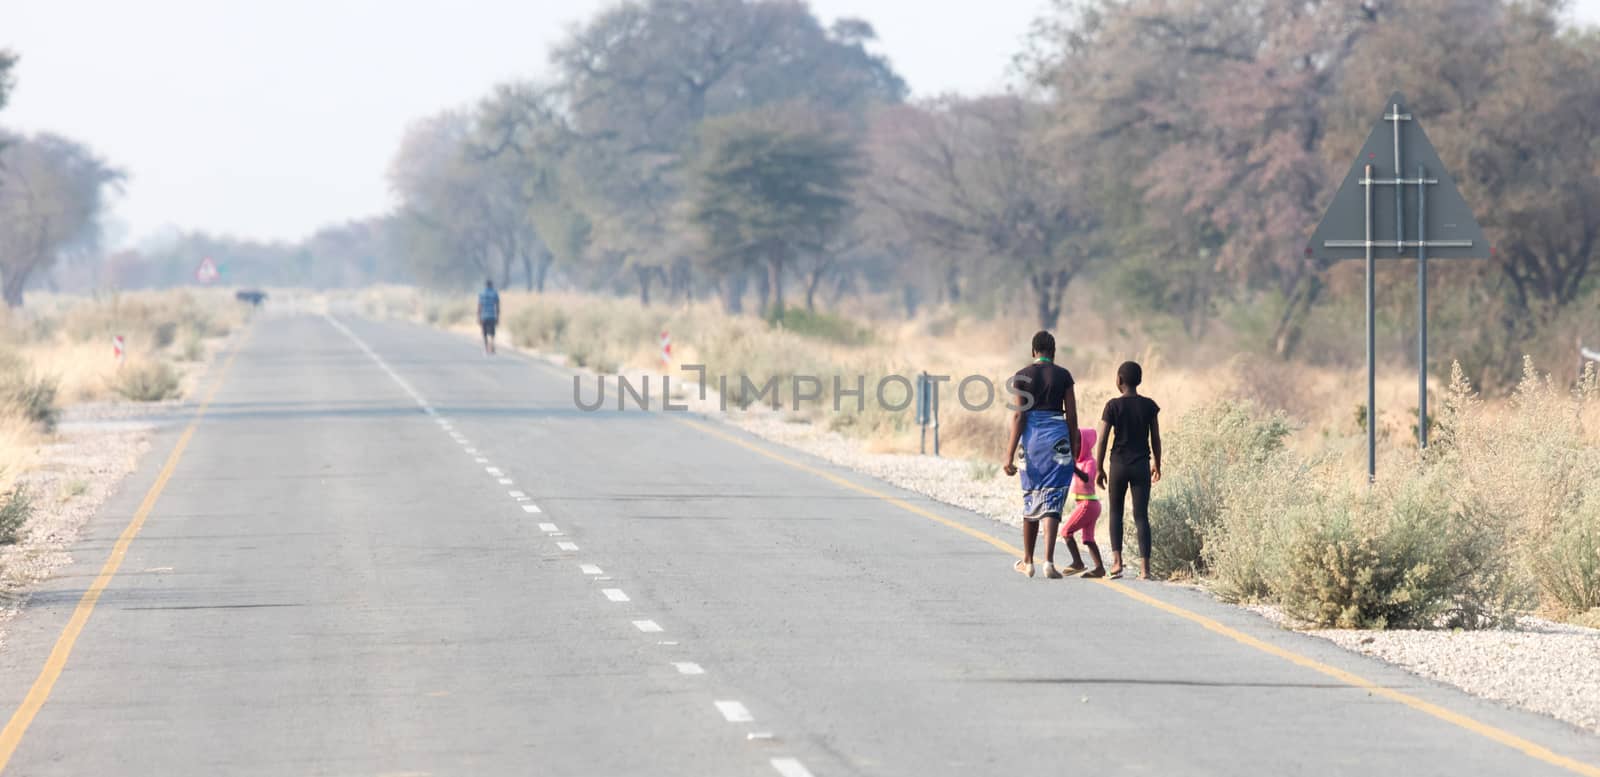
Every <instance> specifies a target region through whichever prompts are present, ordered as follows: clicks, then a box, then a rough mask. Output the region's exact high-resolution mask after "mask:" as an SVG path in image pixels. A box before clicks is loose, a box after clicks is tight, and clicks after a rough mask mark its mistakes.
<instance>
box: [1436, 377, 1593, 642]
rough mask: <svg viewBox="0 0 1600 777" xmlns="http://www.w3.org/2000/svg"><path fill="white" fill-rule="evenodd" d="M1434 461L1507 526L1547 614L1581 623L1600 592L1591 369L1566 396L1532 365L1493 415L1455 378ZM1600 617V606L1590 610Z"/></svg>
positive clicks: (1457, 488)
mask: <svg viewBox="0 0 1600 777" xmlns="http://www.w3.org/2000/svg"><path fill="white" fill-rule="evenodd" d="M1442 405H1443V406H1442V408H1441V412H1440V417H1439V423H1438V431H1439V434H1438V437H1437V444H1436V445H1435V446H1434V448H1433V449H1431V450H1430V455H1431V456H1433V457H1436V458H1437V460H1439V461H1441V462H1445V463H1448V464H1449V465H1450V466H1453V467H1455V468H1456V469H1457V470H1458V472H1459V473H1460V477H1458V478H1457V479H1456V481H1455V482H1453V483H1451V484H1450V490H1451V491H1452V492H1453V493H1454V494H1455V495H1456V497H1457V498H1458V499H1459V500H1461V501H1463V502H1466V503H1470V504H1473V505H1474V506H1476V507H1477V508H1478V509H1479V510H1481V511H1483V512H1485V513H1487V514H1491V515H1494V516H1496V517H1497V519H1498V521H1499V522H1500V524H1501V525H1502V526H1504V528H1505V531H1506V532H1507V536H1508V537H1509V538H1510V543H1511V545H1512V547H1511V548H1510V549H1509V553H1510V555H1513V556H1514V557H1515V558H1516V559H1517V560H1518V562H1519V563H1518V565H1517V568H1518V569H1520V570H1523V571H1522V572H1521V574H1522V576H1523V585H1524V586H1526V587H1527V588H1529V589H1532V590H1538V591H1540V592H1541V593H1542V594H1543V599H1542V601H1541V602H1540V603H1541V605H1542V606H1543V608H1544V609H1546V610H1548V611H1552V612H1556V613H1565V614H1569V615H1576V614H1579V613H1582V612H1584V610H1585V609H1587V608H1586V607H1585V606H1584V603H1585V602H1592V601H1595V600H1594V598H1593V597H1594V594H1593V593H1592V592H1593V591H1595V589H1596V588H1597V587H1600V583H1596V580H1595V576H1596V568H1597V566H1600V561H1597V560H1595V559H1594V558H1593V557H1592V555H1591V554H1592V553H1593V547H1594V546H1593V544H1592V543H1593V542H1594V537H1595V535H1596V533H1597V530H1596V529H1595V524H1596V523H1597V522H1600V518H1597V517H1596V516H1597V514H1600V494H1597V487H1596V485H1595V484H1596V483H1600V447H1597V446H1596V440H1595V433H1596V428H1595V425H1596V419H1597V413H1600V380H1597V377H1596V375H1595V372H1594V371H1593V370H1592V369H1590V370H1588V371H1586V372H1585V374H1584V375H1583V376H1582V378H1581V380H1580V381H1579V383H1578V385H1577V386H1576V387H1575V388H1570V389H1569V388H1567V387H1563V386H1557V385H1556V384H1555V382H1554V381H1553V380H1551V379H1550V377H1549V376H1547V375H1542V374H1540V373H1539V372H1538V371H1537V370H1535V369H1534V367H1533V364H1532V362H1531V361H1528V360H1524V363H1523V378H1522V381H1521V382H1520V383H1519V384H1518V385H1517V387H1516V389H1515V391H1514V393H1513V394H1512V397H1511V401H1510V402H1509V403H1507V405H1506V407H1504V408H1491V407H1489V406H1488V405H1486V403H1484V402H1482V401H1481V400H1480V399H1479V397H1478V395H1477V393H1476V392H1475V391H1473V389H1472V387H1471V386H1470V385H1468V384H1467V381H1466V379H1465V377H1464V376H1463V374H1462V371H1461V369H1460V367H1459V365H1457V366H1455V367H1454V368H1453V369H1452V373H1451V383H1450V387H1449V390H1448V391H1447V392H1446V394H1445V397H1444V402H1443V403H1442ZM1589 606H1590V607H1592V606H1594V605H1592V604H1591V605H1589Z"/></svg>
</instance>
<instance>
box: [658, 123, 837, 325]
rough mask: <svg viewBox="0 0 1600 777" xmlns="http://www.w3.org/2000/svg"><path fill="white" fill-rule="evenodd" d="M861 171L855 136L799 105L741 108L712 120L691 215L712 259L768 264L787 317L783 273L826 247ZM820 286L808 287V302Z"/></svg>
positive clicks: (773, 306)
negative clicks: (818, 120)
mask: <svg viewBox="0 0 1600 777" xmlns="http://www.w3.org/2000/svg"><path fill="white" fill-rule="evenodd" d="M858 173H859V170H858V169H857V165H856V150H855V147H854V145H853V144H852V143H851V142H850V140H849V139H848V138H846V137H844V136H842V135H841V134H839V133H837V132H830V131H829V130H827V129H826V128H824V127H821V126H810V127H808V126H805V121H804V117H803V115H797V114H796V113H795V111H792V110H791V111H763V112H757V113H753V114H739V115H734V116H729V117H724V118H721V119H716V120H713V121H711V122H708V123H707V124H706V126H705V131H704V138H703V142H702V148H701V151H700V158H699V161H698V164H697V165H696V175H695V181H696V187H695V195H694V200H693V204H692V206H691V210H690V215H689V220H690V221H691V222H692V223H693V224H695V225H696V226H698V227H699V228H700V229H701V231H702V233H703V234H704V237H705V241H706V244H707V246H708V247H709V249H710V255H711V257H712V259H713V261H716V262H719V263H722V264H724V265H725V266H733V267H748V266H764V269H765V270H766V278H767V284H766V285H767V288H769V289H770V295H771V303H770V306H769V304H768V299H767V297H766V296H765V295H764V296H763V299H762V310H763V312H767V311H769V310H770V311H772V312H773V313H774V314H775V315H776V316H778V317H780V318H781V317H782V316H783V311H784V298H783V280H784V275H785V272H786V270H787V269H788V267H789V266H791V265H792V263H793V262H794V261H795V260H796V258H797V257H799V256H802V255H806V254H816V253H819V252H822V251H824V250H826V249H827V248H828V247H829V244H830V241H832V240H833V239H834V238H835V237H836V236H837V235H838V233H839V230H840V228H841V227H842V226H843V225H844V223H845V222H846V220H847V217H848V212H849V209H850V206H851V199H850V194H851V182H852V179H854V178H855V177H856V175H857V174H858ZM814 289H815V286H814V284H813V286H812V287H811V288H810V289H808V290H807V298H808V302H807V304H808V305H809V304H810V298H811V294H812V292H813V291H814Z"/></svg>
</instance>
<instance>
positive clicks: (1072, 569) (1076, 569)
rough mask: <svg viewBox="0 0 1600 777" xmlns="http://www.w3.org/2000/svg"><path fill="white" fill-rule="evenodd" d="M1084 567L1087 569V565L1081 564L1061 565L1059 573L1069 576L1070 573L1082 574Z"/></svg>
mask: <svg viewBox="0 0 1600 777" xmlns="http://www.w3.org/2000/svg"><path fill="white" fill-rule="evenodd" d="M1085 569H1088V567H1086V566H1083V565H1082V564H1074V565H1072V566H1065V567H1062V568H1061V574H1063V575H1067V576H1068V577H1071V576H1072V575H1078V574H1082V573H1083V570H1085Z"/></svg>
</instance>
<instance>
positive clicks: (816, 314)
mask: <svg viewBox="0 0 1600 777" xmlns="http://www.w3.org/2000/svg"><path fill="white" fill-rule="evenodd" d="M767 323H768V324H769V325H771V326H773V327H781V328H783V329H785V330H787V331H790V332H793V333H795V334H797V335H800V336H802V337H814V338H817V339H819V340H826V341H828V342H830V343H839V344H840V345H866V344H867V343H869V342H871V341H872V330H870V329H867V328H866V327H864V326H861V325H860V324H857V323H856V322H854V321H851V320H850V319H848V318H845V317H844V316H839V315H834V314H832V313H823V312H821V311H815V310H806V309H805V308H784V309H783V310H773V311H771V312H769V313H767Z"/></svg>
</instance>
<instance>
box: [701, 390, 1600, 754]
mask: <svg viewBox="0 0 1600 777" xmlns="http://www.w3.org/2000/svg"><path fill="white" fill-rule="evenodd" d="M677 420H678V421H679V422H680V423H683V424H686V425H688V426H691V427H693V428H695V429H697V430H699V431H700V432H702V433H704V434H707V435H710V436H712V437H715V438H717V439H719V440H722V441H724V442H729V443H732V444H734V445H737V446H739V447H741V448H744V449H746V450H749V451H753V452H755V453H758V454H760V455H762V456H765V457H767V458H769V459H772V460H773V461H776V462H779V463H781V464H786V465H788V466H790V467H793V468H794V469H797V470H800V471H802V472H806V473H808V474H811V475H815V476H817V477H820V478H822V479H823V480H826V481H828V482H830V483H833V484H834V485H837V486H840V487H842V488H847V489H849V490H851V491H855V492H856V493H859V494H865V495H867V496H871V497H875V498H877V499H880V500H882V501H884V502H888V503H889V504H892V505H894V506H895V507H899V508H901V509H902V510H905V511H906V512H909V513H912V514H914V515H917V516H920V517H923V518H927V519H928V520H931V521H933V522H935V523H938V524H940V525H942V526H947V527H949V528H952V529H955V530H956V531H959V532H961V533H962V534H965V535H967V536H969V537H973V538H975V539H979V540H982V541H984V542H987V543H989V544H990V545H993V546H995V547H996V548H999V549H1001V550H1003V551H1006V552H1007V553H1010V554H1011V555H1013V556H1016V557H1017V558H1022V549H1021V548H1018V547H1016V546H1015V545H1012V544H1011V543H1009V542H1006V541H1005V540H1002V539H1000V538H999V537H996V536H994V535H992V534H989V533H987V532H984V531H980V530H978V529H974V528H972V527H970V526H967V525H965V524H962V523H959V522H957V521H952V520H950V519H948V518H945V517H944V516H941V515H939V514H937V513H934V512H932V511H930V510H926V509H923V508H921V507H918V506H916V505H914V504H911V503H910V502H907V501H906V500H904V499H901V498H899V497H896V496H894V495H892V494H887V493H884V492H882V491H879V490H877V489H875V488H871V487H869V486H863V485H861V484H859V483H855V482H852V481H850V480H846V479H845V478H842V477H839V476H838V475H835V474H833V473H832V472H828V471H826V470H823V469H819V468H817V467H813V466H811V465H809V464H806V463H804V462H801V461H797V460H795V459H792V458H789V457H788V456H784V455H783V454H780V453H777V452H775V451H772V450H768V449H767V448H765V447H763V446H760V445H756V444H755V443H752V442H750V441H749V440H746V439H743V438H741V437H738V436H736V435H733V434H729V433H727V432H724V431H722V430H721V429H717V428H714V427H712V426H711V425H709V424H707V423H704V422H701V421H692V420H689V419H686V418H679V419H677ZM1095 582H1097V583H1100V584H1101V585H1104V586H1107V587H1109V588H1110V589H1111V590H1113V591H1116V592H1117V593H1119V594H1122V595H1123V596H1126V597H1128V598H1130V599H1133V600H1134V601H1137V602H1139V603H1141V604H1145V605H1149V606H1151V607H1154V608H1156V609H1158V610H1161V611H1163V612H1165V613H1167V614H1169V615H1175V616H1177V617H1179V618H1182V619H1184V620H1187V621H1190V622H1191V623H1195V624H1197V625H1199V626H1201V627H1203V628H1205V629H1206V630H1208V631H1211V632H1213V633H1216V634H1220V635H1222V636H1224V637H1227V638H1228V639H1231V640H1233V641H1234V642H1237V643H1239V644H1241V645H1244V646H1246V647H1251V648H1255V649H1256V650H1259V651H1261V652H1263V653H1267V654H1269V655H1272V656H1276V657H1278V658H1281V659H1283V660H1285V661H1288V662H1290V663H1292V664H1295V665H1297V666H1301V667H1304V668H1306V669H1310V670H1312V671H1314V672H1318V673H1320V674H1323V675H1326V676H1328V677H1331V678H1333V679H1335V680H1338V681H1339V682H1342V683H1344V684H1346V685H1349V686H1352V687H1355V688H1360V689H1362V690H1365V691H1368V692H1370V693H1373V694H1375V695H1378V696H1382V697H1383V698H1386V699H1389V700H1390V701H1395V702H1399V703H1401V704H1404V705H1405V706H1407V707H1410V708H1412V709H1414V710H1417V711H1419V712H1422V713H1426V714H1428V715H1431V716H1433V717H1435V718H1438V719H1439V720H1442V721H1444V722H1446V723H1449V724H1452V725H1454V726H1457V727H1459V728H1462V729H1465V730H1467V731H1470V732H1472V733H1474V734H1477V735H1479V736H1482V737H1484V738H1486V739H1489V740H1492V741H1494V742H1497V743H1499V744H1502V745H1505V746H1506V747H1509V748H1511V749H1513V750H1516V751H1518V752H1521V753H1522V754H1524V755H1526V756H1528V757H1530V758H1533V759H1535V760H1538V761H1543V762H1544V763H1547V764H1550V765H1551V766H1558V767H1561V768H1562V769H1566V770H1567V771H1570V772H1573V773H1575V774H1581V775H1584V777H1600V766H1595V765H1593V764H1589V763H1585V762H1583V761H1579V760H1577V759H1575V758H1570V757H1568V756H1564V755H1561V754H1560V753H1557V752H1555V751H1553V750H1551V749H1549V748H1547V747H1545V746H1544V745H1541V744H1538V743H1537V742H1533V741H1531V740H1528V739H1524V738H1522V737H1519V736H1517V735H1516V734H1513V733H1511V732H1509V731H1506V730H1504V729H1501V728H1496V727H1494V726H1491V725H1489V724H1487V723H1484V722H1482V721H1479V720H1477V719H1475V718H1471V717H1468V716H1466V715H1463V714H1461V713H1459V712H1455V711H1453V710H1449V709H1446V708H1444V707H1441V706H1439V705H1437V704H1434V703H1433V702H1430V701H1426V700H1423V699H1420V698H1418V697H1416V696H1412V695H1411V694H1409V693H1404V692H1402V691H1397V690H1395V689H1393V688H1388V687H1385V686H1383V685H1379V684H1378V683H1376V682H1373V681H1372V680H1368V679H1367V678H1365V677H1362V676H1361V675H1358V674H1355V673H1353V672H1347V671H1345V670H1343V669H1339V668H1338V667H1334V666H1329V665H1328V664H1324V663H1322V662H1321V661H1318V660H1316V659H1314V658H1311V657H1309V656H1303V655H1301V654H1299V653H1296V652H1294V651H1292V650H1289V649H1287V648H1283V647H1279V646H1277V645H1274V644H1271V643H1269V642H1266V641H1264V640H1261V639H1258V638H1256V637H1252V636H1250V635H1249V634H1246V633H1244V632H1242V631H1239V630H1238V629H1235V628H1233V627H1231V626H1225V625H1223V624H1222V623H1220V622H1218V621H1216V620H1214V619H1211V618H1207V617H1206V616H1204V615H1201V614H1200V613H1197V612H1194V611H1192V610H1188V609H1184V608H1183V607H1179V606H1178V605H1175V604H1171V603H1169V602H1164V601H1162V600H1160V599H1157V598H1155V597H1154V596H1151V595H1149V594H1146V593H1144V592H1142V591H1137V590H1134V589H1133V588H1130V587H1128V586H1126V585H1124V584H1122V583H1118V582H1117V581H1115V580H1097V581H1095Z"/></svg>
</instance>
